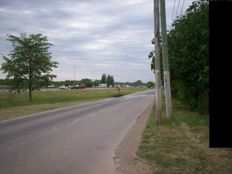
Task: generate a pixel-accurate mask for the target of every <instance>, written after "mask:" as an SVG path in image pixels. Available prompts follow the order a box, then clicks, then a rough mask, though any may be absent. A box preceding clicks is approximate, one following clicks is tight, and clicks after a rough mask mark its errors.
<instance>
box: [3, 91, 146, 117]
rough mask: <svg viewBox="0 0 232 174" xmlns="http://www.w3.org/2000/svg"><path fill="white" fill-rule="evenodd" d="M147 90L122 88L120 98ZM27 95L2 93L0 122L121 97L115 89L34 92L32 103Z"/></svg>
mask: <svg viewBox="0 0 232 174" xmlns="http://www.w3.org/2000/svg"><path fill="white" fill-rule="evenodd" d="M146 89H147V88H145V87H136V88H135V87H131V88H121V90H120V96H123V95H127V94H131V93H135V92H140V91H144V90H146ZM27 95H28V94H27V93H26V92H25V93H24V92H22V93H0V120H6V119H10V118H15V117H19V116H23V115H28V114H32V113H36V112H42V111H47V110H51V109H57V108H62V107H65V106H70V105H74V104H80V103H86V102H90V101H96V100H100V99H105V98H111V97H120V96H118V91H117V89H115V88H106V89H104V90H99V89H92V90H67V91H66V90H64V91H63V90H62V91H47V92H33V100H32V101H29V100H28V96H27Z"/></svg>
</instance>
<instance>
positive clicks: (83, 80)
mask: <svg viewBox="0 0 232 174" xmlns="http://www.w3.org/2000/svg"><path fill="white" fill-rule="evenodd" d="M80 83H84V84H85V85H86V87H92V86H93V82H92V80H91V79H87V78H86V79H81V81H80Z"/></svg>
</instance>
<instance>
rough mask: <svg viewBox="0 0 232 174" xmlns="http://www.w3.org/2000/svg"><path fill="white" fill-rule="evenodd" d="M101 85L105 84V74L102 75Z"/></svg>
mask: <svg viewBox="0 0 232 174" xmlns="http://www.w3.org/2000/svg"><path fill="white" fill-rule="evenodd" d="M101 83H106V74H102V77H101Z"/></svg>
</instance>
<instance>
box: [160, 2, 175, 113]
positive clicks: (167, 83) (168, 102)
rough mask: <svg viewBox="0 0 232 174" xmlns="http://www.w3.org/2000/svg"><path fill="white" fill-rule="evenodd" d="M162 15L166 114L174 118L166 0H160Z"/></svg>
mask: <svg viewBox="0 0 232 174" xmlns="http://www.w3.org/2000/svg"><path fill="white" fill-rule="evenodd" d="M160 16H161V18H160V19H161V31H162V32H161V35H162V56H163V70H164V94H165V104H166V116H167V118H172V117H173V113H172V95H171V84H170V73H169V64H168V42H167V28H166V12H165V0H160Z"/></svg>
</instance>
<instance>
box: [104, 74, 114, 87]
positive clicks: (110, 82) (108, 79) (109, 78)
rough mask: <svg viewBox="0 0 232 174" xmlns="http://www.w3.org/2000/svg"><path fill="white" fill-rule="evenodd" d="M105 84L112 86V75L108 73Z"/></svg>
mask: <svg viewBox="0 0 232 174" xmlns="http://www.w3.org/2000/svg"><path fill="white" fill-rule="evenodd" d="M106 84H107V87H109V86H110V85H112V86H114V76H111V75H108V76H107V79H106Z"/></svg>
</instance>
